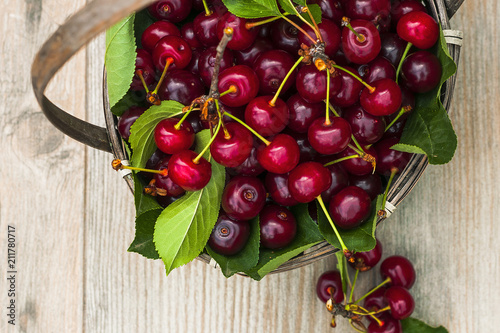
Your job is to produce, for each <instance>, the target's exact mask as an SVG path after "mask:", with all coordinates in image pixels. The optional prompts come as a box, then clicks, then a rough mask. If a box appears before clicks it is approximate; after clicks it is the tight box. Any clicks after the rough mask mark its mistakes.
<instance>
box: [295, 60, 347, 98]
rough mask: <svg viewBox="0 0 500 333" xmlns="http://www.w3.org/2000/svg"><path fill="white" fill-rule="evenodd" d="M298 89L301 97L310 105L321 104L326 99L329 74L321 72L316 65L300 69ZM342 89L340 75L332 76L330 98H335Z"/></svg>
mask: <svg viewBox="0 0 500 333" xmlns="http://www.w3.org/2000/svg"><path fill="white" fill-rule="evenodd" d="M296 87H297V91H298V92H299V94H300V96H301V97H302V98H303V99H305V100H306V101H307V102H309V103H319V102H322V101H324V100H325V99H326V88H327V74H326V71H321V72H320V71H319V70H318V69H317V68H316V66H314V65H307V66H303V67H302V68H300V69H299V72H298V73H297V79H296ZM341 88H342V79H341V77H340V75H331V76H330V96H332V97H333V96H335V95H336V94H337V93H338V92H339V91H340V89H341Z"/></svg>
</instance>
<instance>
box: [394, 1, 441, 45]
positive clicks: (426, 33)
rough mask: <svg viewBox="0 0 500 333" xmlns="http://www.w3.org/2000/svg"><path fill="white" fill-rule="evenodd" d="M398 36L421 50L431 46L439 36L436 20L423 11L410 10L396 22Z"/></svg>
mask: <svg viewBox="0 0 500 333" xmlns="http://www.w3.org/2000/svg"><path fill="white" fill-rule="evenodd" d="M397 32H398V35H399V37H401V38H402V39H404V40H405V41H407V42H409V43H412V44H413V45H415V46H416V47H418V48H419V49H422V50H426V49H429V48H431V47H432V46H433V45H434V44H436V42H437V40H438V38H439V26H438V24H437V23H436V20H434V18H433V17H432V16H430V15H429V14H427V13H425V12H419V11H415V12H410V13H408V14H406V15H404V16H403V17H401V19H400V20H399V22H398V26H397Z"/></svg>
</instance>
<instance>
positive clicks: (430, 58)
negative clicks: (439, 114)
mask: <svg viewBox="0 0 500 333" xmlns="http://www.w3.org/2000/svg"><path fill="white" fill-rule="evenodd" d="M442 72H443V70H442V67H441V62H440V61H439V59H438V57H436V56H435V55H434V54H432V53H430V52H427V51H417V52H415V53H413V54H410V55H409V56H408V57H407V58H406V59H405V60H404V62H403V66H402V67H401V74H402V78H403V82H404V84H405V85H406V86H407V87H408V88H410V90H411V91H413V92H415V93H421V94H422V93H426V92H429V91H431V90H432V89H434V88H435V87H436V86H437V85H438V84H439V82H440V81H441V73H442Z"/></svg>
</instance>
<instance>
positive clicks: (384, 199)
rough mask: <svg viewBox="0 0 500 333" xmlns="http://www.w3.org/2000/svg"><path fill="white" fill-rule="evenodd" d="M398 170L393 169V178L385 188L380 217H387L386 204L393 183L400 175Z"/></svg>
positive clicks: (391, 177) (390, 178)
mask: <svg viewBox="0 0 500 333" xmlns="http://www.w3.org/2000/svg"><path fill="white" fill-rule="evenodd" d="M398 171H399V170H398V169H397V168H392V169H391V176H390V177H389V181H388V182H387V186H386V187H385V192H384V197H383V199H382V207H380V210H379V212H378V215H379V216H385V215H386V212H385V203H386V201H387V195H388V194H389V188H390V187H391V184H392V181H393V180H394V176H395V175H396V174H397V173H398Z"/></svg>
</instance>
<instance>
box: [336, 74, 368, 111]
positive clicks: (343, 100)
mask: <svg viewBox="0 0 500 333" xmlns="http://www.w3.org/2000/svg"><path fill="white" fill-rule="evenodd" d="M344 69H346V70H348V71H350V72H351V73H355V72H356V71H355V69H354V68H352V67H348V66H344ZM337 73H339V75H340V77H341V78H342V89H340V91H339V93H338V94H337V95H334V96H332V97H331V99H332V101H333V104H335V105H336V106H339V107H347V106H351V105H353V104H354V103H356V102H358V101H359V94H360V93H361V90H363V84H362V83H361V82H359V81H358V80H356V79H355V78H354V77H353V76H352V75H351V74H349V73H347V72H345V71H343V70H338V71H337Z"/></svg>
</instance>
